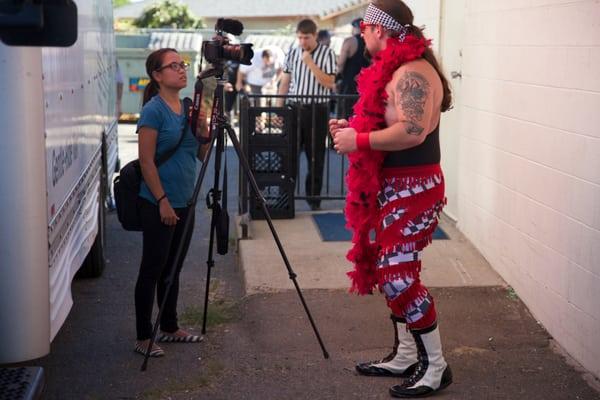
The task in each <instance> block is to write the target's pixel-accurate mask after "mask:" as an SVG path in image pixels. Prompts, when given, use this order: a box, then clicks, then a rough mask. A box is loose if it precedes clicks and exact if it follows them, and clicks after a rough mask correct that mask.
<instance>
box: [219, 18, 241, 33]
mask: <svg viewBox="0 0 600 400" xmlns="http://www.w3.org/2000/svg"><path fill="white" fill-rule="evenodd" d="M215 30H216V31H224V32H227V33H231V34H232V35H234V36H239V35H241V34H242V32H244V25H243V24H242V23H241V22H240V21H238V20H235V19H229V18H219V19H218V20H217V23H216V24H215Z"/></svg>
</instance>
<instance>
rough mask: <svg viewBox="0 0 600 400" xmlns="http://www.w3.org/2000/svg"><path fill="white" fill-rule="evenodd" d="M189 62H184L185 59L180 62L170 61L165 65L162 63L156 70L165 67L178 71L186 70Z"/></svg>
mask: <svg viewBox="0 0 600 400" xmlns="http://www.w3.org/2000/svg"><path fill="white" fill-rule="evenodd" d="M189 66H190V64H188V63H186V62H185V61H182V62H180V63H178V62H172V63H170V64H167V65H163V66H162V67H160V68H157V69H156V71H157V72H158V71H162V70H163V69H165V68H171V69H172V70H173V71H175V72H179V71H182V70H183V71H187V69H188V68H189Z"/></svg>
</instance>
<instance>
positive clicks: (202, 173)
mask: <svg viewBox="0 0 600 400" xmlns="http://www.w3.org/2000/svg"><path fill="white" fill-rule="evenodd" d="M215 141H216V136H213V140H212V143H211V145H210V148H209V149H208V153H207V154H206V157H205V159H204V162H203V164H202V168H201V169H200V174H199V175H198V179H197V180H196V186H195V188H194V194H193V195H192V198H191V200H190V202H189V206H190V207H196V202H197V200H198V194H199V193H200V188H201V187H202V181H204V176H205V175H206V170H207V168H208V163H209V161H210V156H211V154H212V151H213V147H214V144H215ZM191 221H192V213H191V212H188V214H187V215H186V218H185V221H184V222H183V223H184V225H183V237H185V235H186V233H187V232H188V230H189V229H191V228H192V224H191ZM183 246H184V242H183V241H181V242H179V246H177V252H176V253H175V257H174V258H173V265H177V264H178V263H179V259H180V258H181V254H182V253H183ZM176 272H177V269H176V268H172V269H171V273H170V275H169V278H168V281H167V288H166V290H165V296H164V298H163V300H162V302H161V304H160V307H159V308H158V315H157V316H156V321H155V322H154V327H153V328H152V337H151V338H150V342H149V343H148V348H147V349H146V354H145V355H144V362H143V363H142V367H141V368H140V370H141V371H146V369H147V367H148V358H149V357H150V350H151V349H152V346H153V345H154V343H155V342H156V334H157V333H158V324H159V321H160V318H161V316H162V312H163V309H164V308H165V304H166V302H167V297H168V296H169V291H170V290H171V286H172V285H173V280H174V278H175V273H176Z"/></svg>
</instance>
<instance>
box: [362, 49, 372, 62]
mask: <svg viewBox="0 0 600 400" xmlns="http://www.w3.org/2000/svg"><path fill="white" fill-rule="evenodd" d="M363 55H364V56H365V58H366V59H367V61H368V62H369V63H370V62H371V59H372V58H373V57H372V56H371V53H369V50H368V49H367V48H366V47H365V49H364V50H363Z"/></svg>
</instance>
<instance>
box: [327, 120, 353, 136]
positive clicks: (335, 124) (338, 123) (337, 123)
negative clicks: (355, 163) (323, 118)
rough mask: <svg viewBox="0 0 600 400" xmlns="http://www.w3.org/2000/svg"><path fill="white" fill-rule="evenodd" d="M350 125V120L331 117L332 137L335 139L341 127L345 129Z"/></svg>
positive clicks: (330, 131) (330, 128)
mask: <svg viewBox="0 0 600 400" xmlns="http://www.w3.org/2000/svg"><path fill="white" fill-rule="evenodd" d="M347 127H348V121H347V120H345V119H330V120H329V133H330V134H331V137H332V138H333V139H335V135H336V133H337V132H338V131H339V130H340V129H344V128H347Z"/></svg>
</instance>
